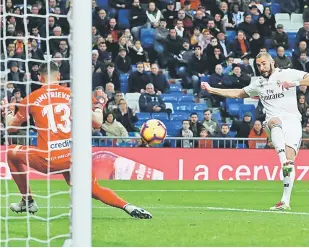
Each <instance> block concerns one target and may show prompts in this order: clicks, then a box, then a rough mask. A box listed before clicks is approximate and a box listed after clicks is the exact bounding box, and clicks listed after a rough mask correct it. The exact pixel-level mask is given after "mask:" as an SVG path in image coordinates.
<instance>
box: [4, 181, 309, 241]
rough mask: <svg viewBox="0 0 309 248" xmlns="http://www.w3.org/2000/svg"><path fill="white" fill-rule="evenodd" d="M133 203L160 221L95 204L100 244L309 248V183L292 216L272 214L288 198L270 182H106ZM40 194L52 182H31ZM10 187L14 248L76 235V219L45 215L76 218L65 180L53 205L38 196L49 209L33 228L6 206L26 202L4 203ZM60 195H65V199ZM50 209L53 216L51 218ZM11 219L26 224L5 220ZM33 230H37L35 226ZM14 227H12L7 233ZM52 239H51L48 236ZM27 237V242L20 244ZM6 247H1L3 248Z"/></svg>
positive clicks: (55, 187)
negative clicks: (72, 225) (70, 209)
mask: <svg viewBox="0 0 309 248" xmlns="http://www.w3.org/2000/svg"><path fill="white" fill-rule="evenodd" d="M100 184H101V185H104V186H106V187H110V188H112V189H115V190H116V192H117V193H118V194H119V195H120V196H121V197H123V198H125V199H127V200H128V201H129V202H131V203H134V204H136V205H138V206H142V207H145V208H146V209H147V210H149V211H150V212H151V213H152V214H153V219H152V220H137V219H132V218H131V217H130V216H128V215H127V214H126V213H124V212H123V211H122V210H119V209H115V208H111V207H107V206H105V205H103V204H101V203H100V202H98V201H95V200H94V201H93V246H308V245H309V200H308V199H309V198H308V196H309V192H308V184H307V183H306V182H296V183H295V187H294V192H293V196H292V204H291V206H292V210H291V211H289V212H287V214H286V213H280V212H269V211H268V209H269V207H270V206H272V205H273V204H275V203H276V202H277V201H279V200H280V197H281V193H282V183H281V182H279V181H277V182H266V181H258V182H254V181H215V182H214V181H148V182H147V181H101V182H100ZM31 186H32V190H33V193H35V194H38V195H42V196H45V197H46V196H47V190H48V187H47V183H46V181H31ZM6 189H8V191H9V192H10V193H17V192H18V191H17V188H16V186H15V184H14V182H13V181H1V217H2V218H1V240H5V239H6V238H7V234H8V235H9V237H8V238H10V240H11V241H10V242H9V243H8V244H7V245H9V246H25V245H26V244H27V243H26V241H25V239H26V238H27V237H32V238H34V239H31V240H29V243H28V244H29V245H30V246H47V245H48V244H44V243H40V242H38V241H39V240H47V239H48V238H53V237H55V236H57V235H61V234H67V233H68V231H69V220H68V216H62V217H61V216H60V217H59V218H56V219H51V220H50V221H49V222H46V221H44V220H40V219H38V217H42V218H47V217H48V214H49V217H55V216H57V215H60V214H65V213H68V206H69V196H68V194H59V192H61V191H68V187H67V186H66V184H65V183H64V182H63V181H52V182H51V185H50V189H51V193H52V194H53V196H51V197H50V200H49V204H50V206H52V208H50V209H47V206H48V199H47V198H38V197H36V201H37V203H38V204H39V206H40V207H41V209H40V210H39V212H38V213H37V214H36V215H35V216H34V217H33V216H30V219H29V224H28V225H27V220H26V217H27V215H26V214H25V213H24V214H19V215H17V214H14V213H12V212H10V211H8V209H7V208H6V202H13V201H18V200H19V199H20V197H19V196H17V195H16V196H10V197H8V199H6V198H5V197H4V194H5V193H6ZM57 194H58V195H57ZM48 211H49V212H48ZM7 213H8V216H9V217H19V218H21V217H25V218H23V219H8V220H5V219H4V217H6V214H7ZM28 227H30V229H29V228H28ZM7 228H8V229H7ZM47 233H49V234H50V236H48V235H47ZM15 238H23V239H24V240H23V241H19V240H15ZM63 241H64V238H59V239H52V241H51V243H50V245H51V246H62V245H63ZM4 245H6V243H4V242H1V244H0V246H4Z"/></svg>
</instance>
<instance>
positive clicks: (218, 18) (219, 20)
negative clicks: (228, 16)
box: [214, 13, 226, 36]
mask: <svg viewBox="0 0 309 248" xmlns="http://www.w3.org/2000/svg"><path fill="white" fill-rule="evenodd" d="M222 17H223V14H222V13H216V14H215V16H214V22H215V26H216V28H217V29H219V30H220V31H219V33H220V32H223V33H225V32H226V29H225V21H224V20H222ZM219 33H218V34H219ZM218 34H217V36H218Z"/></svg>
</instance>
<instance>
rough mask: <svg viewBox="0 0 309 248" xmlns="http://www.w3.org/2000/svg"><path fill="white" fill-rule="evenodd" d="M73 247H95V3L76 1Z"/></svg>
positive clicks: (73, 37) (72, 107)
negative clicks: (92, 29) (93, 93)
mask: <svg viewBox="0 0 309 248" xmlns="http://www.w3.org/2000/svg"><path fill="white" fill-rule="evenodd" d="M70 14H71V15H72V17H73V18H72V20H71V23H70V25H71V37H72V40H71V45H72V51H73V52H72V54H71V55H72V64H73V78H72V92H73V94H72V105H71V109H72V110H73V120H72V128H73V129H72V140H73V144H72V167H71V174H72V233H71V235H72V245H73V247H91V240H92V199H91V186H92V185H91V180H92V179H91V174H92V173H91V171H92V170H91V166H92V142H91V135H92V133H91V130H92V126H91V124H92V122H91V109H92V108H91V101H92V99H91V91H92V83H91V80H92V65H91V46H92V35H91V25H92V23H91V22H92V8H91V1H87V0H82V1H81V0H74V1H73V2H72V12H71V13H70Z"/></svg>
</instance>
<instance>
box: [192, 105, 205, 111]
mask: <svg viewBox="0 0 309 248" xmlns="http://www.w3.org/2000/svg"><path fill="white" fill-rule="evenodd" d="M207 108H208V106H207V104H204V103H196V104H192V111H203V112H204V110H205V109H207Z"/></svg>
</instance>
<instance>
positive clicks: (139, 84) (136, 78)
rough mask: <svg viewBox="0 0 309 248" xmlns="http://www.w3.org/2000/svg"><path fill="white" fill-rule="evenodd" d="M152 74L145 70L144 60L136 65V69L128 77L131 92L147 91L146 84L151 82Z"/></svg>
mask: <svg viewBox="0 0 309 248" xmlns="http://www.w3.org/2000/svg"><path fill="white" fill-rule="evenodd" d="M150 81H151V80H150V76H149V74H148V73H146V72H145V71H144V65H143V63H142V62H138V63H137V65H136V71H135V72H132V73H131V74H130V76H129V79H128V89H129V92H130V93H135V92H138V93H145V88H146V85H147V84H149V83H150Z"/></svg>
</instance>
